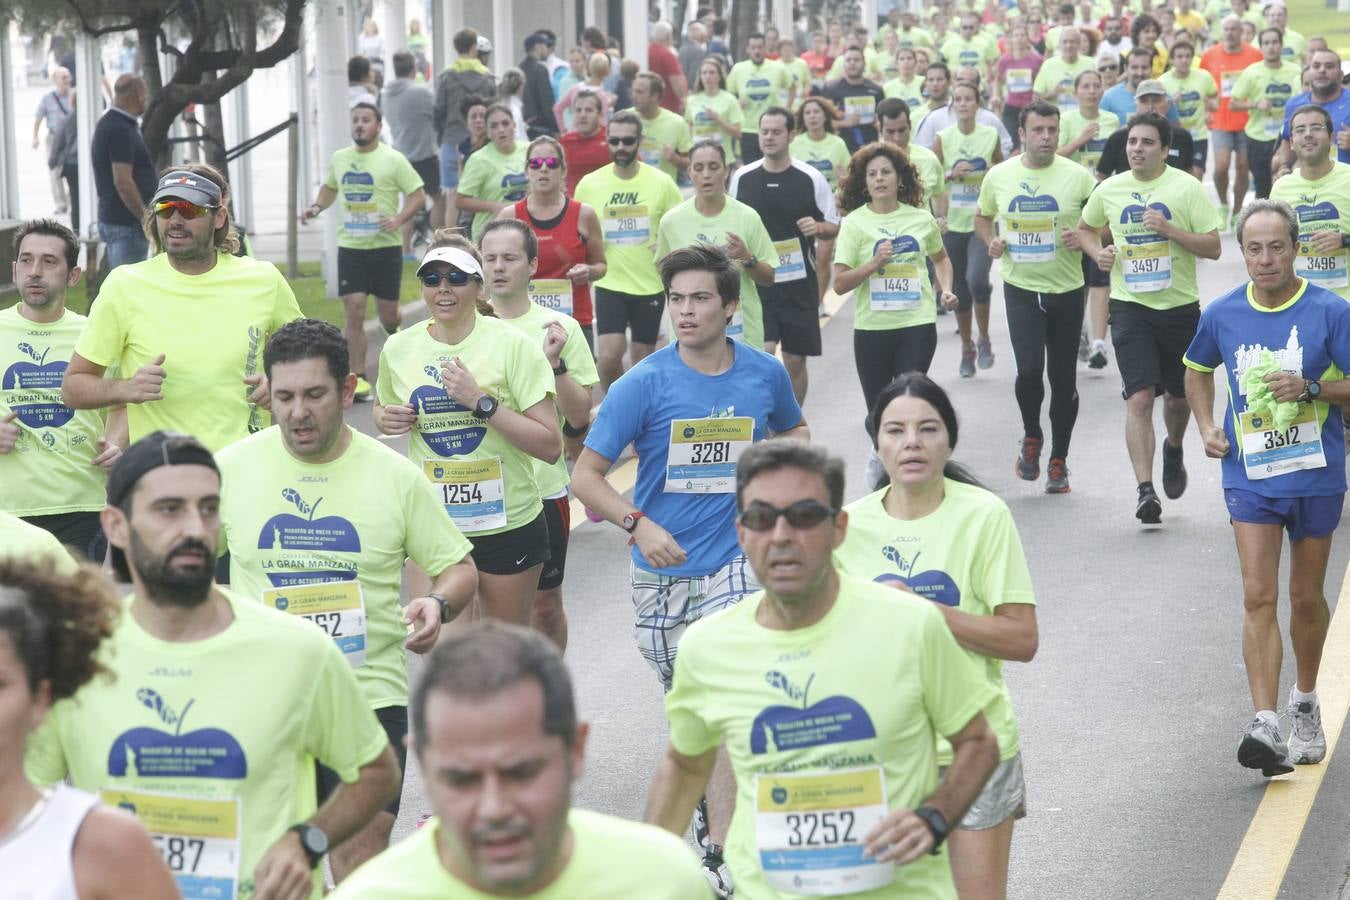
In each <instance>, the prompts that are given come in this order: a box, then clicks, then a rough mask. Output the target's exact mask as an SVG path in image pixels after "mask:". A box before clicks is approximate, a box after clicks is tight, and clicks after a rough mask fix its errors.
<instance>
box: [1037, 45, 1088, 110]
mask: <svg viewBox="0 0 1350 900" xmlns="http://www.w3.org/2000/svg"><path fill="white" fill-rule="evenodd" d="M1093 66H1094V64H1093V62H1092V60H1091V59H1089V58H1088V57H1086V56H1080V57H1078V59H1076V60H1074V61H1073V62H1067V61H1066V60H1065V59H1064V57H1062V56H1052V57H1050V58H1049V59H1047V60H1046V61H1045V62H1043V63H1041V68H1040V71H1038V72H1037V73H1036V80H1035V81H1033V82H1032V84H1031V89H1032V90H1033V91H1035V92H1036V93H1037V94H1038V95H1040V96H1043V97H1053V98H1054V100H1053V101H1052V102H1053V103H1054V104H1055V105H1056V106H1058V107H1059V109H1060V111H1061V112H1067V111H1068V110H1071V109H1076V108H1077V107H1078V98H1077V97H1075V96H1074V94H1073V82H1074V79H1075V78H1077V77H1078V73H1079V72H1087V71H1089V70H1091V69H1092V68H1093Z"/></svg>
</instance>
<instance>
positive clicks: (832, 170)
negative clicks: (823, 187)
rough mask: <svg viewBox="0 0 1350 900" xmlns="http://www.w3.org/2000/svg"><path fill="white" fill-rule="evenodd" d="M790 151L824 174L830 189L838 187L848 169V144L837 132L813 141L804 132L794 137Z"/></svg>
mask: <svg viewBox="0 0 1350 900" xmlns="http://www.w3.org/2000/svg"><path fill="white" fill-rule="evenodd" d="M788 153H789V154H791V156H792V158H793V159H800V160H801V161H802V162H804V163H806V164H807V165H808V166H810V167H811V168H813V169H816V170H818V171H819V172H820V174H822V175H824V176H825V182H826V183H827V184H828V185H829V186H830V190H837V189H838V187H839V179H840V178H841V177H843V175H844V173H845V172H847V171H848V160H849V152H848V144H845V143H844V139H843V138H841V137H840V136H839V135H837V134H826V135H825V137H824V138H822V139H821V140H819V141H813V140H811V136H810V135H809V134H806V133H804V132H803V133H802V134H799V135H797V136H796V137H794V138H793V139H792V143H791V144H789V145H788Z"/></svg>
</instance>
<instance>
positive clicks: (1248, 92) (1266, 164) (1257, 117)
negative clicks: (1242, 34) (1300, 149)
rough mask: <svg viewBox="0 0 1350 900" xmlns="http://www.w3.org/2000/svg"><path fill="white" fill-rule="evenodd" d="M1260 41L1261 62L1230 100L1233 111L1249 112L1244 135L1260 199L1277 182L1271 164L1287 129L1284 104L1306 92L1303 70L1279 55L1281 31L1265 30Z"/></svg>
mask: <svg viewBox="0 0 1350 900" xmlns="http://www.w3.org/2000/svg"><path fill="white" fill-rule="evenodd" d="M1260 42H1261V55H1262V57H1263V59H1262V61H1261V62H1259V63H1252V64H1251V65H1250V66H1248V67H1247V68H1245V69H1243V70H1242V74H1241V75H1239V76H1238V79H1237V81H1236V82H1235V83H1234V84H1233V94H1232V96H1231V97H1230V98H1229V100H1228V108H1229V109H1231V110H1232V111H1233V112H1244V111H1245V112H1247V126H1246V127H1245V128H1244V129H1243V133H1244V134H1245V135H1246V138H1247V164H1248V167H1249V168H1250V169H1251V173H1252V184H1253V185H1254V186H1255V188H1256V197H1257V199H1258V200H1260V199H1265V198H1267V197H1269V196H1270V186H1271V183H1272V181H1273V180H1274V173H1273V172H1272V171H1271V163H1272V161H1273V160H1274V158H1275V150H1276V148H1277V147H1278V146H1279V143H1280V132H1281V131H1282V130H1283V129H1284V107H1285V104H1287V103H1288V102H1289V101H1290V100H1291V99H1293V97H1294V96H1295V95H1296V94H1299V93H1302V91H1303V71H1302V70H1301V69H1300V68H1299V67H1298V66H1297V65H1295V64H1294V63H1292V62H1289V61H1288V60H1286V59H1284V58H1283V57H1282V56H1281V55H1280V53H1281V51H1282V49H1283V48H1284V41H1283V38H1282V37H1281V35H1280V32H1279V30H1278V29H1275V28H1267V29H1265V30H1264V31H1262V32H1261V35H1260Z"/></svg>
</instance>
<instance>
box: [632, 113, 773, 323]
mask: <svg viewBox="0 0 1350 900" xmlns="http://www.w3.org/2000/svg"><path fill="white" fill-rule="evenodd" d="M756 133H758V129H756ZM722 154H723V150H722V145H721V144H718V143H716V142H714V141H703V142H701V143H700V144H698V146H696V147H695V148H694V150H693V152H692V153H691V154H690V162H689V177H690V178H691V179H692V180H693V182H694V196H692V197H690V198H689V199H688V200H685V201H684V202H683V203H681V204H680V205H679V206H676V207H675V208H674V209H672V210H671V211H670V212H668V213H667V214H666V215H665V216H664V217H663V218H662V219H661V228H660V231H659V232H658V234H657V236H656V258H657V259H658V260H659V259H661V258H663V257H664V256H665V255H666V254H667V253H669V252H670V251H672V250H678V249H679V248H680V247H689V246H692V245H694V244H709V245H711V246H714V247H717V248H718V249H720V250H723V251H725V252H726V254H727V256H729V257H731V259H732V260H734V261H735V262H736V263H737V264H739V266H740V267H741V298H740V299H741V302H740V308H739V309H738V310H737V311H736V313H735V315H733V316H732V319H731V321H730V322H729V323H727V337H729V338H732V339H733V340H738V341H744V342H745V343H746V344H747V345H749V346H751V347H754V348H756V349H762V348H763V347H764V314H763V310H762V309H761V307H760V300H759V290H758V288H756V286H755V285H756V284H757V283H758V284H766V285H767V284H773V279H774V274H773V270H774V266H775V265H776V264H777V262H778V253H777V251H775V250H774V248H773V240H772V239H771V238H770V237H769V232H768V231H767V230H766V229H765V228H764V222H763V221H762V220H761V219H760V214H759V213H758V212H756V211H755V210H753V209H751V208H750V207H748V206H746V205H745V204H744V203H741V202H740V201H739V200H737V199H736V198H734V197H732V196H730V195H728V194H727V176H728V171H727V162H726V159H725V158H724V157H723V155H722Z"/></svg>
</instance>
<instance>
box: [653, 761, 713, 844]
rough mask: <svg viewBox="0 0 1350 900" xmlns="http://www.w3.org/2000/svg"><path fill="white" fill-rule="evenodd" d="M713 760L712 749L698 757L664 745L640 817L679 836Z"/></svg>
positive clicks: (704, 786)
mask: <svg viewBox="0 0 1350 900" xmlns="http://www.w3.org/2000/svg"><path fill="white" fill-rule="evenodd" d="M716 759H717V749H716V748H713V749H712V750H709V751H708V752H707V753H703V754H701V755H699V756H685V755H684V754H683V753H681V752H679V751H678V750H676V749H675V748H674V747H673V746H671V745H669V744H667V745H666V753H665V756H663V757H661V762H659V763H658V764H657V766H656V773H655V774H654V775H653V776H652V787H651V790H650V791H649V792H648V793H647V808H646V810H645V811H644V812H643V813H642V820H643V821H644V822H647V823H648V824H650V825H656V826H658V827H660V828H664V829H665V830H666V831H669V832H671V833H672V834H676V835H683V834H684V832H685V829H687V828H688V827H689V820H690V819H691V818H692V817H693V815H694V807H695V806H697V805H698V800H699V798H700V797H702V796H703V792H704V790H706V789H707V787H708V779H709V777H711V775H712V769H713V762H714V760H716Z"/></svg>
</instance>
